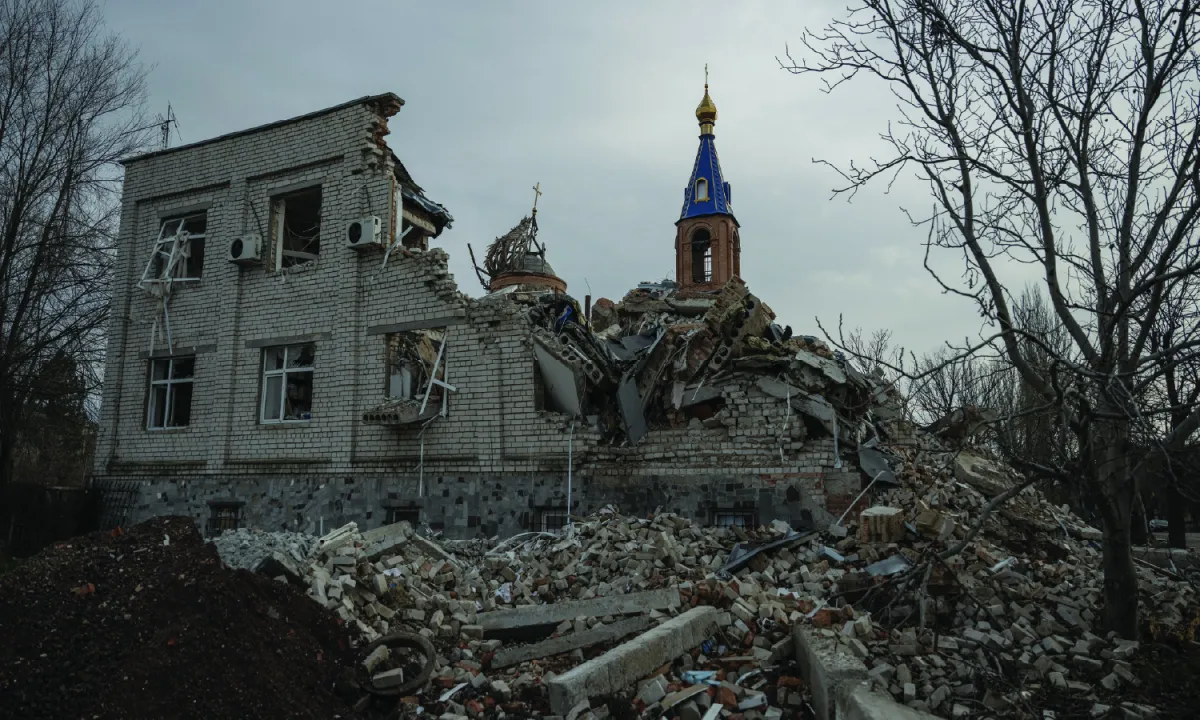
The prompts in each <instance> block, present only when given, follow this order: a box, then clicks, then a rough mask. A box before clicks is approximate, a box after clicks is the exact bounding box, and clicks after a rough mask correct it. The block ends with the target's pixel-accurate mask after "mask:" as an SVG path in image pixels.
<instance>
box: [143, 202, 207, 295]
mask: <svg viewBox="0 0 1200 720" xmlns="http://www.w3.org/2000/svg"><path fill="white" fill-rule="evenodd" d="M179 233H187V235H186V236H185V237H186V240H184V242H183V244H182V245H180V247H179V251H178V253H179V257H178V258H176V260H175V264H174V267H173V268H172V270H171V277H172V278H173V279H175V280H199V279H200V277H201V276H202V275H203V274H204V243H205V240H206V239H207V237H208V213H207V212H206V211H204V210H201V211H199V212H194V213H191V214H188V215H176V216H174V217H169V218H163V220H162V222H161V223H160V224H159V233H158V244H159V246H160V247H156V248H155V255H154V276H155V277H159V278H161V277H163V273H164V272H165V271H166V265H167V263H168V262H169V261H170V255H171V253H170V247H169V245H168V243H172V242H173V241H174V238H175V236H176V235H178V234H179Z"/></svg>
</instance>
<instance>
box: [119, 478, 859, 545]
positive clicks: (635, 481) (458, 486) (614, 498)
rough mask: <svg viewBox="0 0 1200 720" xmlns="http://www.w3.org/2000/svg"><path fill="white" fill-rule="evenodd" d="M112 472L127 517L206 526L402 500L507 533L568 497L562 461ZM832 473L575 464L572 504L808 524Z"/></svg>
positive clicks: (462, 534)
mask: <svg viewBox="0 0 1200 720" xmlns="http://www.w3.org/2000/svg"><path fill="white" fill-rule="evenodd" d="M111 479H115V480H119V481H120V480H134V481H136V482H137V483H138V485H139V489H140V490H139V493H138V496H137V499H136V500H135V502H134V504H133V506H132V507H131V508H130V513H129V516H128V517H126V518H125V519H124V522H126V523H135V522H139V521H141V520H144V519H146V518H149V517H153V516H157V515H186V516H190V517H192V518H193V519H195V521H196V523H197V526H198V527H200V528H201V529H202V530H203V529H204V528H206V527H207V525H208V522H209V520H210V518H211V516H212V513H213V507H212V505H213V504H214V503H217V504H219V503H230V502H232V503H238V504H239V505H240V508H241V512H240V515H241V517H240V522H239V524H240V525H241V526H242V527H256V528H261V529H264V530H284V529H286V530H296V531H304V532H310V533H319V532H321V531H322V530H325V531H326V532H328V530H329V529H330V528H334V527H337V526H340V525H343V524H345V523H347V522H350V521H354V522H357V523H358V524H359V526H360V527H363V528H374V527H378V526H380V525H383V524H384V523H385V522H386V520H387V515H388V509H389V508H393V507H395V508H402V509H405V510H409V511H412V510H414V509H416V510H418V511H419V514H420V515H419V516H420V518H421V520H422V521H423V522H427V523H429V525H430V526H431V527H432V528H433V529H434V530H440V531H442V532H443V533H445V535H446V536H447V537H451V538H474V537H481V536H488V537H490V536H494V535H500V536H502V537H503V536H508V535H513V534H516V533H518V532H523V531H526V530H534V529H540V522H541V516H540V513H541V512H542V511H543V510H560V509H563V508H566V505H567V478H566V473H565V469H564V472H562V473H545V472H543V473H530V474H519V475H517V474H513V475H488V474H481V473H458V474H433V473H426V474H425V475H424V478H423V479H422V478H421V477H420V476H419V475H418V474H416V473H405V474H402V475H397V474H392V473H363V474H356V475H352V476H351V475H342V476H326V475H322V474H318V473H301V474H294V475H288V474H269V475H267V474H263V475H235V476H224V477H221V476H213V475H185V474H173V475H172V476H170V477H147V476H138V477H114V478H111ZM847 480H848V478H842V479H839V480H836V481H835V482H836V483H843V482H846V481H847ZM828 482H829V479H828V478H826V477H823V475H822V473H820V472H776V473H748V472H747V473H739V474H714V475H699V476H696V475H692V476H689V475H654V474H649V475H637V476H619V477H618V476H613V475H595V474H591V473H575V474H573V477H572V478H571V484H572V488H571V506H572V512H573V513H574V514H576V515H586V514H588V513H591V512H594V511H596V510H599V509H601V508H603V507H604V506H606V505H609V504H611V505H614V506H616V507H617V508H618V509H619V510H621V511H622V512H625V513H630V514H635V515H642V516H645V515H647V514H649V513H653V512H655V511H656V510H660V509H661V510H662V511H670V512H675V513H679V514H681V515H683V516H685V517H690V518H694V519H696V520H697V522H700V523H704V524H708V523H712V522H714V521H715V520H716V514H717V513H718V512H736V513H750V514H752V515H753V517H754V520H755V521H756V522H757V523H760V524H766V523H770V522H771V521H772V520H775V519H781V520H786V521H788V522H789V523H791V524H792V525H793V526H801V525H803V524H805V523H807V522H815V523H818V524H822V523H826V522H828V518H829V516H828V514H827V513H826V512H825V501H824V494H825V491H826V490H825V488H826V484H827V483H828ZM422 484H423V487H422Z"/></svg>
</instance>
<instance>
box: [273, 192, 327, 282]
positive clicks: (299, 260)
mask: <svg viewBox="0 0 1200 720" xmlns="http://www.w3.org/2000/svg"><path fill="white" fill-rule="evenodd" d="M271 236H272V237H273V238H274V241H275V243H274V244H275V269H276V270H282V269H283V268H288V267H291V266H293V265H300V264H303V263H307V262H313V261H315V260H316V259H317V256H318V255H320V253H321V188H320V187H312V188H305V189H304V190H299V191H297V192H293V193H288V194H286V195H280V196H278V197H275V198H272V199H271Z"/></svg>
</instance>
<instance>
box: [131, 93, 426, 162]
mask: <svg viewBox="0 0 1200 720" xmlns="http://www.w3.org/2000/svg"><path fill="white" fill-rule="evenodd" d="M380 100H389V101H392V102H396V103H399V104H400V105H401V106H403V105H404V99H403V98H401V97H400V96H399V95H397V94H396V93H391V92H386V93H380V94H378V95H364V96H363V97H360V98H356V99H354V100H349V101H347V102H344V103H341V104H339V105H334V106H332V107H327V108H323V109H321V110H314V111H313V112H310V113H305V114H303V115H296V116H295V117H290V118H287V119H286V120H276V121H274V122H269V123H267V124H265V125H256V126H254V127H252V128H246V129H245V130H235V131H234V132H230V133H225V134H224V135H217V136H216V137H211V138H208V139H207V140H198V141H196V142H194V143H188V144H187V145H180V146H179V147H173V148H166V149H164V150H153V151H151V152H148V153H142V154H141V155H134V156H133V157H129V158H125V159H124V160H121V161H120V163H121V165H123V166H128V165H130V164H132V163H135V162H141V161H142V160H149V159H150V158H153V157H158V156H160V155H166V154H168V153H173V152H177V151H179V150H190V149H192V148H197V147H201V146H203V145H210V144H212V143H215V142H220V141H221V140H230V139H232V138H235V137H241V136H242V135H250V134H252V133H256V132H262V131H263V130H270V129H272V128H277V127H281V126H283V125H289V124H291V123H294V122H300V121H301V120H310V119H312V118H316V117H321V116H322V115H328V114H329V113H332V112H337V111H338V110H344V109H346V108H348V107H353V106H355V105H366V104H367V103H372V102H378V101H380Z"/></svg>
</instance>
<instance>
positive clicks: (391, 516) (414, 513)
mask: <svg viewBox="0 0 1200 720" xmlns="http://www.w3.org/2000/svg"><path fill="white" fill-rule="evenodd" d="M398 522H406V523H408V524H409V525H412V526H413V527H414V528H415V527H417V526H418V525H420V524H421V508H418V507H390V508H387V515H386V517H384V519H383V524H384V525H393V524H395V523H398Z"/></svg>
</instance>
